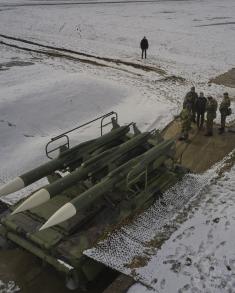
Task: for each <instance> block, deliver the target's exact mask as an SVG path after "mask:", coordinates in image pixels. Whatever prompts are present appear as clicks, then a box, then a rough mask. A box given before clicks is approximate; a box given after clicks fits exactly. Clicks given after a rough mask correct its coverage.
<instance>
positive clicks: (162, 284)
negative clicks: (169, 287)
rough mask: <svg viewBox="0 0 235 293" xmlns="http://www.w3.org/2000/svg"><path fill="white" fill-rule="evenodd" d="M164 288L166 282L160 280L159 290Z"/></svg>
mask: <svg viewBox="0 0 235 293" xmlns="http://www.w3.org/2000/svg"><path fill="white" fill-rule="evenodd" d="M165 286H166V280H165V279H162V280H161V283H160V287H161V289H164V288H165Z"/></svg>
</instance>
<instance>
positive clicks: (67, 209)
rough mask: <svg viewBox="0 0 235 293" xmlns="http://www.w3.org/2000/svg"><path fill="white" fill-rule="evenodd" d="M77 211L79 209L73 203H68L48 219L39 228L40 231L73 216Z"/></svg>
mask: <svg viewBox="0 0 235 293" xmlns="http://www.w3.org/2000/svg"><path fill="white" fill-rule="evenodd" d="M76 212H77V211H76V209H75V207H74V205H73V204H72V203H70V202H68V203H66V204H65V205H64V206H62V207H61V208H60V209H59V210H58V211H57V212H55V213H54V214H53V215H52V216H51V217H50V218H49V219H48V221H47V222H46V223H45V224H44V225H43V226H42V227H41V228H40V229H39V231H42V230H44V229H46V228H50V227H52V226H55V225H58V224H60V223H62V222H64V221H66V220H68V219H70V218H72V217H73V216H74V215H76Z"/></svg>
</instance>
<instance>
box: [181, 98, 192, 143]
mask: <svg viewBox="0 0 235 293" xmlns="http://www.w3.org/2000/svg"><path fill="white" fill-rule="evenodd" d="M191 118H192V115H191V105H190V103H185V105H184V108H183V110H182V111H181V113H180V119H181V135H180V137H179V140H187V139H188V133H189V130H190V128H191Z"/></svg>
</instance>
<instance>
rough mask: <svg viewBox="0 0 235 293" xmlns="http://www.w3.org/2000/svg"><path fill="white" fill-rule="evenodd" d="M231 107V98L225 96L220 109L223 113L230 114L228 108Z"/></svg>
mask: <svg viewBox="0 0 235 293" xmlns="http://www.w3.org/2000/svg"><path fill="white" fill-rule="evenodd" d="M229 107H230V99H229V98H225V99H223V100H222V102H221V104H220V106H219V110H220V113H221V115H228V112H229V110H228V108H229Z"/></svg>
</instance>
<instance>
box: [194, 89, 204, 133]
mask: <svg viewBox="0 0 235 293" xmlns="http://www.w3.org/2000/svg"><path fill="white" fill-rule="evenodd" d="M206 103H207V99H206V98H205V96H204V94H203V92H200V94H199V97H198V99H197V100H196V103H195V110H196V113H197V127H198V129H202V128H203V123H204V115H205V112H206Z"/></svg>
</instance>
